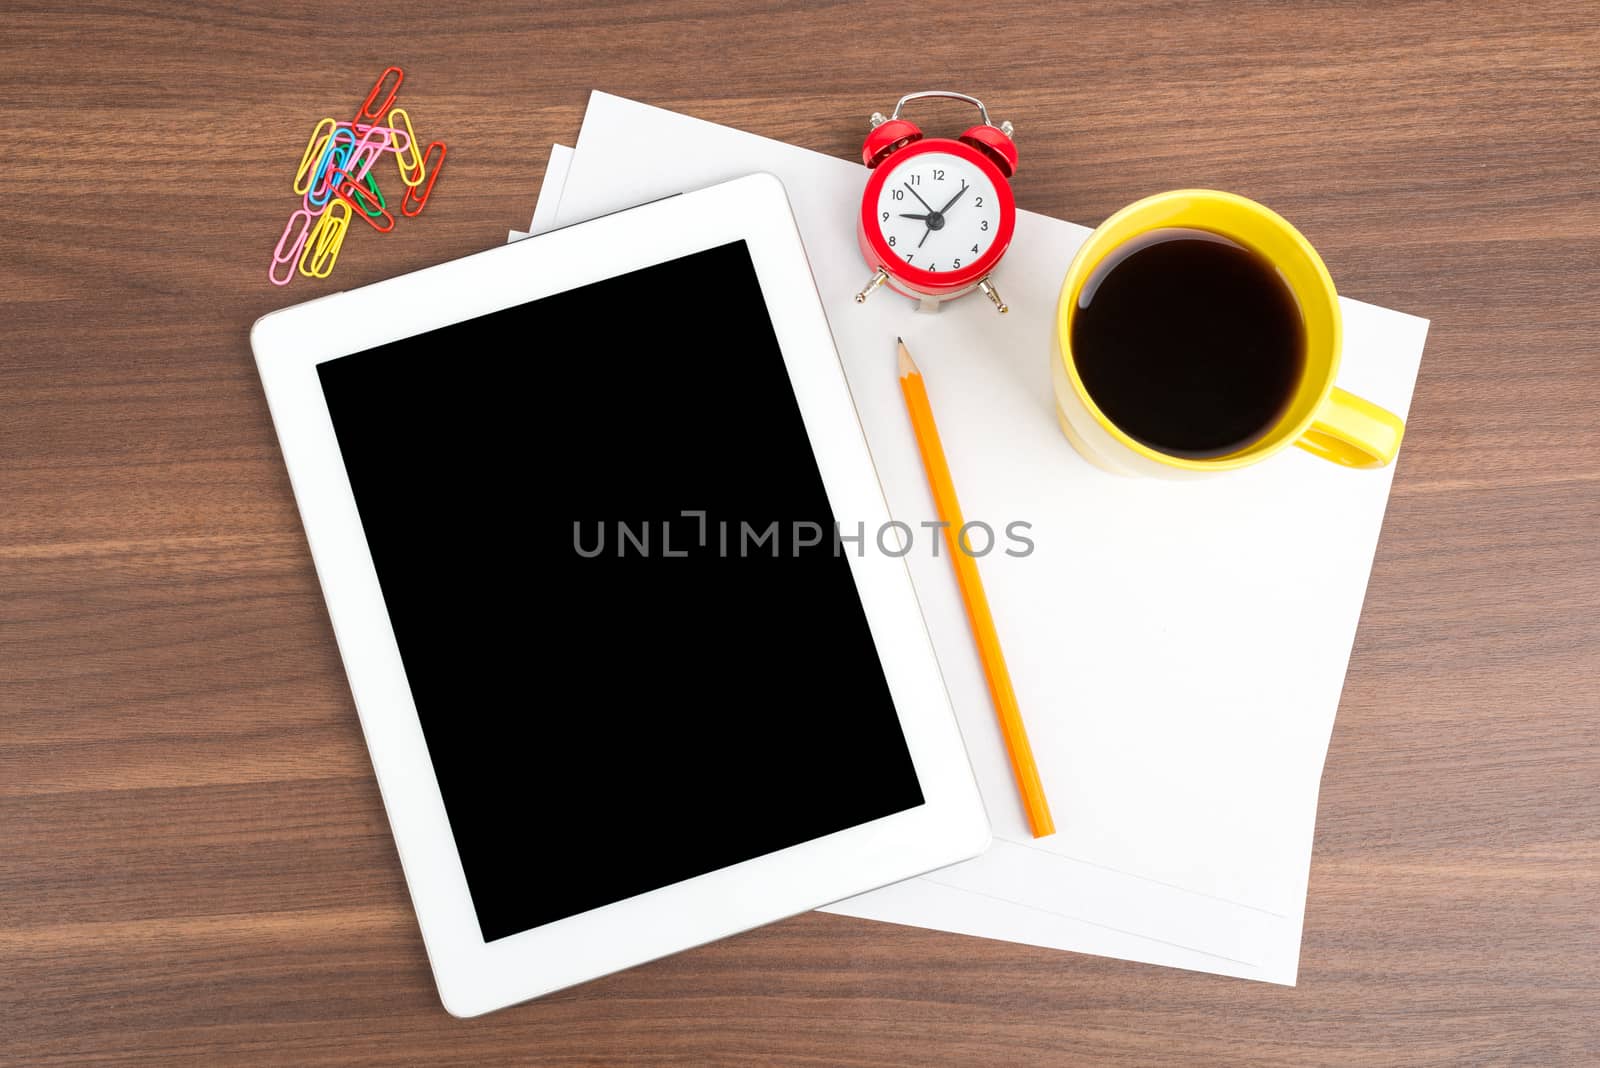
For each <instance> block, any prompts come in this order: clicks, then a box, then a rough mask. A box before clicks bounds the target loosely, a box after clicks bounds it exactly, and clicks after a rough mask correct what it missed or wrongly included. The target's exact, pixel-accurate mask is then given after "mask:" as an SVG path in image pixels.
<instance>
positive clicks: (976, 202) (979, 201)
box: [972, 197, 983, 208]
mask: <svg viewBox="0 0 1600 1068" xmlns="http://www.w3.org/2000/svg"><path fill="white" fill-rule="evenodd" d="M972 206H973V207H975V208H981V207H983V198H982V197H979V198H978V199H977V200H974V201H973V202H972Z"/></svg>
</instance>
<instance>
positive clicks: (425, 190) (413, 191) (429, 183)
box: [400, 141, 445, 219]
mask: <svg viewBox="0 0 1600 1068" xmlns="http://www.w3.org/2000/svg"><path fill="white" fill-rule="evenodd" d="M436 148H437V149H438V150H439V158H438V159H436V160H434V161H433V162H432V163H429V162H428V157H429V156H431V155H433V150H434V149H436ZM444 152H445V149H444V142H443V141H433V142H430V143H429V145H428V147H427V148H426V149H425V150H423V153H422V162H421V163H420V164H418V166H420V167H421V168H422V169H423V170H424V171H425V172H426V173H427V176H428V177H427V179H426V180H425V181H423V183H422V184H421V185H419V186H416V187H409V186H408V187H407V188H406V195H405V196H403V197H401V198H400V214H402V215H404V216H405V217H406V218H408V219H414V218H416V217H417V216H418V215H421V214H422V209H423V208H424V207H426V206H427V203H428V195H429V194H430V193H432V192H433V183H434V182H437V181H438V180H439V168H441V167H443V166H444Z"/></svg>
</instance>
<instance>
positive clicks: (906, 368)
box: [895, 338, 918, 378]
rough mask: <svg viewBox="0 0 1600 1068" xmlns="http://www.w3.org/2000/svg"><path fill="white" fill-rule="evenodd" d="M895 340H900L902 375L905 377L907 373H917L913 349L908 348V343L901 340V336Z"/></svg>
mask: <svg viewBox="0 0 1600 1068" xmlns="http://www.w3.org/2000/svg"><path fill="white" fill-rule="evenodd" d="M895 340H897V341H900V377H901V378H904V377H905V376H906V375H914V374H917V373H918V371H917V364H916V361H915V360H913V359H912V358H911V350H910V349H908V348H906V343H905V342H904V341H901V340H900V339H899V338H896V339H895Z"/></svg>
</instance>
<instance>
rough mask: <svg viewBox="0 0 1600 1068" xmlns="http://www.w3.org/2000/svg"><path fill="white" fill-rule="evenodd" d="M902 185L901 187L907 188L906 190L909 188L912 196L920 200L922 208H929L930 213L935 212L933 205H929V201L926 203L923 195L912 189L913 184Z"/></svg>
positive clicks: (905, 183) (904, 183)
mask: <svg viewBox="0 0 1600 1068" xmlns="http://www.w3.org/2000/svg"><path fill="white" fill-rule="evenodd" d="M900 184H901V185H903V186H905V187H906V188H907V189H908V190H910V191H911V195H912V196H914V197H916V198H917V200H918V201H919V202H921V204H922V206H923V207H925V208H927V209H928V211H930V212H932V211H933V205H932V204H929V203H928V202H927V201H926V200H923V199H922V194H921V193H919V192H917V191H916V190H915V189H912V188H911V183H910V182H901V183H900Z"/></svg>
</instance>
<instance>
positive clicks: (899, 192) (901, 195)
mask: <svg viewBox="0 0 1600 1068" xmlns="http://www.w3.org/2000/svg"><path fill="white" fill-rule="evenodd" d="M889 191H890V192H891V193H893V194H894V198H895V199H896V200H904V199H905V198H906V194H905V191H904V190H903V189H891V190H889Z"/></svg>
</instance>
